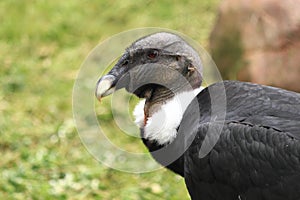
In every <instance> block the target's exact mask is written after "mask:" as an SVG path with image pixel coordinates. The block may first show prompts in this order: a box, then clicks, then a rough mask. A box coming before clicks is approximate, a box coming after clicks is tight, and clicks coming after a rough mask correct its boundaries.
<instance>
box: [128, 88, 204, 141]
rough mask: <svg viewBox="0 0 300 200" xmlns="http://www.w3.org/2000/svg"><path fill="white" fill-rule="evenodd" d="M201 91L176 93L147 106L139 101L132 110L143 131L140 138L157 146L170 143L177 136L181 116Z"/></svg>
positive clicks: (199, 89) (198, 89) (144, 101)
mask: <svg viewBox="0 0 300 200" xmlns="http://www.w3.org/2000/svg"><path fill="white" fill-rule="evenodd" d="M202 89H203V87H200V88H196V89H194V90H190V91H184V92H178V93H175V94H174V95H172V96H170V97H169V98H168V99H166V100H165V101H163V102H156V103H154V104H151V103H150V104H149V103H148V102H147V101H146V100H145V99H143V100H141V101H140V102H139V103H138V104H137V105H136V107H135V109H134V112H133V114H134V116H135V123H136V124H137V125H138V126H139V127H140V128H141V129H143V135H142V137H143V138H145V139H147V140H150V141H153V142H156V143H157V144H159V145H167V144H169V143H171V142H172V141H173V140H174V139H175V138H176V135H177V128H178V127H179V125H180V122H181V120H182V116H183V114H184V112H185V110H186V108H187V107H188V105H189V104H190V103H191V101H192V100H193V99H194V97H195V96H197V94H198V93H199V92H200V91H201V90H202Z"/></svg>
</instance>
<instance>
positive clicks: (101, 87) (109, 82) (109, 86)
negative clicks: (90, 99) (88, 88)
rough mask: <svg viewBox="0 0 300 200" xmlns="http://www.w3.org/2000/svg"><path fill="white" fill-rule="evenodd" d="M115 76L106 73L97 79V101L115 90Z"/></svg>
mask: <svg viewBox="0 0 300 200" xmlns="http://www.w3.org/2000/svg"><path fill="white" fill-rule="evenodd" d="M115 82H116V77H115V76H114V75H111V74H108V75H105V76H103V77H102V78H100V79H99V81H98V82H97V86H96V91H95V95H96V97H97V99H98V100H99V101H101V98H102V97H105V96H108V95H110V94H112V93H113V92H114V91H115V84H116V83H115Z"/></svg>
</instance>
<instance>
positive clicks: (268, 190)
mask: <svg viewBox="0 0 300 200" xmlns="http://www.w3.org/2000/svg"><path fill="white" fill-rule="evenodd" d="M229 51H230V49H229ZM278 76H280V74H278ZM201 83H202V64H201V60H200V57H199V55H198V54H197V52H196V51H195V50H194V49H193V48H192V47H191V46H190V45H189V44H188V43H187V42H186V41H185V40H184V39H182V38H181V37H180V36H178V35H176V34H173V33H167V32H160V33H154V34H151V35H148V36H146V37H143V38H140V39H139V40H137V41H135V42H134V43H133V44H132V45H131V46H130V47H128V48H127V49H126V51H125V53H124V54H123V55H122V57H121V58H120V59H119V60H118V62H117V63H116V65H115V66H114V67H113V68H112V69H111V71H110V72H109V73H108V74H107V75H105V76H103V77H102V78H100V80H99V81H98V83H97V87H96V96H97V98H98V99H99V100H100V99H101V98H102V97H104V96H107V95H109V94H111V93H112V92H114V91H115V90H117V89H120V88H126V90H127V91H128V92H130V93H133V94H135V95H137V96H138V97H140V98H143V99H144V100H143V101H141V103H139V104H138V105H137V107H136V109H135V111H134V114H135V115H136V122H137V124H138V125H139V127H140V130H141V136H142V140H143V142H144V144H145V145H146V146H147V148H148V149H149V151H150V152H151V154H152V156H153V157H154V159H155V160H157V161H158V162H159V163H160V164H162V165H164V166H166V167H167V168H168V169H170V170H172V171H174V172H175V173H177V174H180V175H181V176H182V177H184V179H185V183H186V186H187V188H188V191H189V193H190V196H191V198H192V199H196V200H198V199H199V200H227V199H228V200H234V199H245V200H277V199H278V200H279V199H280V200H287V199H293V200H299V199H300V94H298V93H295V92H291V91H287V90H283V89H279V88H274V87H270V86H263V85H258V84H253V83H245V82H238V81H223V82H219V83H215V84H212V85H210V86H208V87H207V88H204V89H202V90H201V89H200V86H201ZM222 91H223V92H222ZM178 99H179V101H178ZM176 102H177V103H176ZM178 102H180V103H179V104H178ZM222 102H224V103H222ZM222 116H223V117H222ZM205 140H206V142H204V141H205ZM214 141H216V143H214ZM204 143H206V144H205V145H206V146H207V147H209V146H210V145H212V149H209V150H210V151H208V152H206V153H205V152H204V153H203V152H201V151H202V148H201V146H203V145H204Z"/></svg>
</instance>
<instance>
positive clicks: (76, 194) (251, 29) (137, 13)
mask: <svg viewBox="0 0 300 200" xmlns="http://www.w3.org/2000/svg"><path fill="white" fill-rule="evenodd" d="M296 1H298V0H288V1H275V0H264V1H258V0H257V1H253V2H254V3H251V2H252V1H251V2H248V1H246V0H244V1H238V0H223V1H220V0H204V1H197V0H190V1H187V0H186V1H185V0H180V1H179V0H175V1H169V0H162V1H153V0H146V1H143V2H140V1H130V0H124V1H119V2H116V1H108V0H107V1H104V0H101V1H79V0H73V1H58V0H52V1H46V0H28V1H19V0H2V1H0V21H1V26H0V52H1V53H0V86H1V90H0V152H1V159H0V176H1V178H0V199H122V200H123V199H124V200H127V199H130V200H131V199H178V200H179V199H180V200H181V199H188V198H189V197H188V193H187V190H186V188H185V184H184V181H183V180H182V178H181V177H179V176H177V175H175V174H173V173H171V172H169V171H168V170H165V169H162V170H159V171H155V172H151V173H147V174H127V173H124V172H119V171H116V170H113V169H110V168H107V167H105V166H104V165H102V164H101V163H98V162H97V161H96V160H95V159H94V158H93V157H92V156H91V155H90V154H89V153H88V152H87V151H86V149H85V148H84V146H83V145H82V143H81V141H80V139H79V137H78V135H77V132H76V129H75V124H74V122H73V116H72V88H73V84H74V81H75V79H76V75H77V72H78V70H79V68H80V65H81V63H82V62H83V61H84V59H85V58H86V56H87V55H88V53H89V52H90V51H91V50H92V49H93V48H94V47H95V46H96V45H97V44H98V43H99V42H101V41H103V40H105V39H107V38H108V37H110V36H111V35H113V34H116V33H119V32H121V31H126V30H128V29H133V28H141V27H163V28H169V29H174V30H176V31H179V32H182V33H184V34H186V35H187V36H189V37H191V38H192V39H194V40H196V41H198V42H199V43H200V44H201V45H202V46H203V47H205V48H206V49H207V50H209V51H211V52H212V56H213V58H214V59H215V61H216V63H217V66H218V67H219V68H220V71H221V72H222V75H223V77H224V79H240V80H246V81H253V82H258V83H263V84H268V85H275V86H280V87H284V88H288V89H291V90H295V91H299V90H300V87H299V84H298V83H297V82H298V80H299V77H300V73H299V69H300V67H299V63H300V60H299V58H300V57H299V56H298V55H299V53H300V51H299V46H300V45H299V44H300V43H299V39H300V37H299V33H300V28H299V27H300V25H299V24H300V23H299V15H300V13H299V12H298V10H299V8H297V6H298V7H299V5H300V3H295V2H296ZM260 2H262V3H260ZM285 2H286V3H285ZM297 59H298V60H297ZM100 117H101V116H100ZM103 117H105V120H106V121H107V126H109V125H110V124H111V123H112V122H111V121H112V118H111V115H105V116H103ZM114 134H115V137H118V133H114ZM121 142H122V141H121ZM125 142H126V143H128V145H129V146H132V148H135V147H139V146H140V145H141V143H139V144H136V140H134V141H130V140H128V141H125Z"/></svg>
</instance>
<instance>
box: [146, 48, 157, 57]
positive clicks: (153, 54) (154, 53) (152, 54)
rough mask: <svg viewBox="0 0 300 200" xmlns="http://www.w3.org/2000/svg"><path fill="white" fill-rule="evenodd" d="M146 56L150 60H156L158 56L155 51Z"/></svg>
mask: <svg viewBox="0 0 300 200" xmlns="http://www.w3.org/2000/svg"><path fill="white" fill-rule="evenodd" d="M147 56H148V58H150V59H154V58H156V57H157V56H158V51H157V50H154V51H151V52H149V53H148V55H147Z"/></svg>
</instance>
